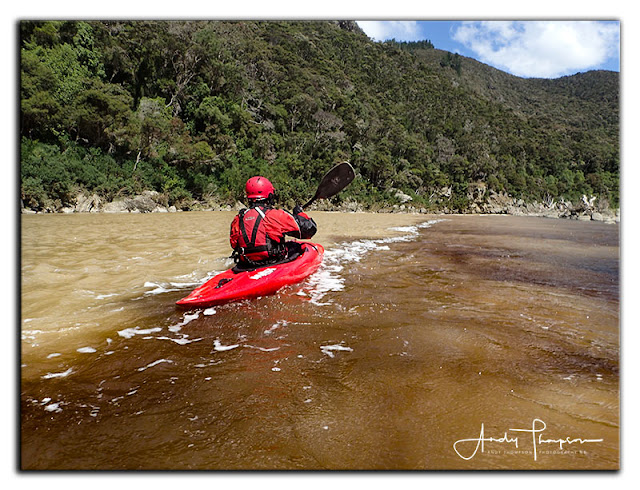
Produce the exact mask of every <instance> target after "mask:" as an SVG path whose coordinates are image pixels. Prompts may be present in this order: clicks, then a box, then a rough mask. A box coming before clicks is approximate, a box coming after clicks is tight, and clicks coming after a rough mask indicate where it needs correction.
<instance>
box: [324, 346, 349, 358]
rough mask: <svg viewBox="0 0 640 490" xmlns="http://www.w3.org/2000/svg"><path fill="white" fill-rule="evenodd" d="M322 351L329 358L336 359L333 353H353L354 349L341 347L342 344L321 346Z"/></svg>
mask: <svg viewBox="0 0 640 490" xmlns="http://www.w3.org/2000/svg"><path fill="white" fill-rule="evenodd" d="M320 350H321V351H322V352H323V353H324V354H326V355H328V356H329V357H335V354H334V353H333V351H348V352H353V349H352V348H351V347H346V346H344V345H340V344H334V345H321V346H320Z"/></svg>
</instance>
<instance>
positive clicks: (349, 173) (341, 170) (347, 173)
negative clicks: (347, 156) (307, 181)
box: [302, 162, 356, 208]
mask: <svg viewBox="0 0 640 490" xmlns="http://www.w3.org/2000/svg"><path fill="white" fill-rule="evenodd" d="M355 176H356V174H355V172H354V170H353V167H352V166H351V165H350V164H349V162H342V163H339V164H338V165H336V166H335V167H333V168H332V169H331V170H329V171H328V172H327V174H326V175H325V176H324V177H323V178H322V181H321V182H320V185H318V190H317V191H316V195H315V196H313V198H312V199H311V200H310V201H309V202H308V203H307V204H305V205H304V206H302V207H303V208H306V207H307V206H309V205H310V204H311V203H312V202H313V201H315V200H316V199H327V198H329V197H331V196H335V195H336V194H337V193H338V192H340V191H341V190H342V189H344V188H345V187H347V186H348V185H349V184H350V183H351V181H352V180H353V179H354V178H355Z"/></svg>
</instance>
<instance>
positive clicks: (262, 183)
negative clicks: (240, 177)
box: [244, 176, 276, 199]
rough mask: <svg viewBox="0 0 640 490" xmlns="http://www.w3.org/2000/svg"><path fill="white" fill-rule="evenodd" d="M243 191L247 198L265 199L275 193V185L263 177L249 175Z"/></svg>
mask: <svg viewBox="0 0 640 490" xmlns="http://www.w3.org/2000/svg"><path fill="white" fill-rule="evenodd" d="M244 189H245V192H246V193H247V198H248V199H267V198H268V197H269V196H271V195H274V194H275V193H276V189H275V187H273V184H271V182H269V180H268V179H265V178H264V177H260V176H258V177H251V178H250V179H249V180H247V185H246V186H245V188H244Z"/></svg>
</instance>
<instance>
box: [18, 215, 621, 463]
mask: <svg viewBox="0 0 640 490" xmlns="http://www.w3.org/2000/svg"><path fill="white" fill-rule="evenodd" d="M311 214H312V216H313V217H314V218H315V219H316V221H317V223H318V225H319V229H320V231H319V233H318V235H317V236H316V237H314V241H318V242H319V243H322V244H323V245H324V246H325V247H326V254H325V258H324V262H323V265H322V267H321V269H320V270H319V271H318V272H317V273H316V274H314V275H313V276H311V277H310V278H308V279H307V280H306V281H304V282H303V283H301V284H299V285H297V286H294V287H288V288H285V289H284V290H282V291H280V292H279V293H277V294H276V295H274V296H269V297H263V298H258V299H254V300H247V301H243V302H240V303H236V304H228V305H224V306H217V307H214V308H207V309H201V310H192V311H182V310H179V309H177V308H176V307H175V305H174V303H175V301H176V300H178V299H180V298H181V297H183V296H185V295H186V294H188V292H189V291H190V290H191V289H193V288H194V287H196V286H197V285H199V284H201V283H202V282H203V281H205V280H206V279H208V278H209V277H211V276H212V274H213V273H214V272H216V271H222V270H224V269H225V268H227V267H229V266H230V265H231V262H230V260H229V259H228V256H229V253H230V249H229V246H228V232H229V223H230V222H231V219H232V217H233V214H232V213H225V212H188V213H187V212H185V213H168V214H73V215H24V216H22V217H21V223H20V226H21V264H20V266H21V303H20V315H21V336H22V340H21V343H20V357H21V359H20V447H19V453H20V455H19V457H20V467H21V468H22V469H25V470H40V469H47V470H52V469H54V470H114V469H116V470H140V469H144V470H165V469H180V470H190V469H193V470H220V469H223V470H238V469H239V470H246V469H259V470H262V469H278V470H283V469H284V470H289V469H293V470H301V469H304V470H308V469H312V470H325V469H327V470H376V469H387V470H388V469H393V470H406V469H409V470H431V469H438V470H440V469H449V470H464V469H494V470H495V469H579V470H581V469H617V468H619V465H620V413H619V412H620V393H619V381H620V379H619V378H620V377H619V357H620V331H619V320H620V311H619V308H620V287H619V263H620V261H619V228H618V225H610V224H602V223H595V222H577V221H569V220H553V219H544V218H531V217H511V216H428V215H401V214H365V213H324V212H323V213H321V212H317V213H311Z"/></svg>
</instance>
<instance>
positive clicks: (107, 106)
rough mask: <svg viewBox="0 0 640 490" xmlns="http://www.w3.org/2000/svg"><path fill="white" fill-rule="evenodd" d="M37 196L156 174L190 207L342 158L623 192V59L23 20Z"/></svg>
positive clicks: (389, 192)
mask: <svg viewBox="0 0 640 490" xmlns="http://www.w3.org/2000/svg"><path fill="white" fill-rule="evenodd" d="M19 49H20V68H21V72H20V101H21V110H20V138H21V152H20V173H21V198H22V201H23V204H24V206H27V207H30V208H32V209H34V210H57V209H60V208H61V207H62V206H65V205H69V204H71V203H72V202H73V200H74V199H75V197H76V196H77V195H78V193H79V192H82V191H88V192H95V193H97V194H99V195H100V196H101V197H103V198H105V199H115V198H117V197H123V196H130V195H135V194H137V193H140V192H142V191H144V190H155V191H158V192H160V193H162V194H163V195H164V196H166V199H167V201H168V203H170V204H172V205H175V206H176V207H178V208H182V209H189V208H190V207H191V206H192V205H193V203H194V202H196V201H206V200H215V201H217V202H229V203H233V202H235V201H236V200H239V199H242V197H243V185H244V182H245V180H246V179H247V178H248V177H250V176H251V175H254V174H262V175H265V176H267V177H268V178H270V179H271V180H272V181H273V182H274V184H275V185H276V187H277V189H278V191H279V197H280V199H281V201H282V203H283V204H288V205H290V204H292V203H293V202H294V201H303V200H305V199H307V198H308V197H309V196H311V195H313V193H314V191H315V186H316V184H317V182H318V179H319V178H320V177H321V176H322V174H323V173H324V172H325V171H326V170H328V169H329V168H330V167H331V166H333V165H334V164H335V163H336V162H339V161H343V160H348V161H350V162H351V163H352V165H353V166H354V168H355V169H356V172H357V178H356V180H355V181H354V183H353V184H352V185H351V186H350V187H349V188H348V189H347V190H346V191H345V192H344V193H342V194H341V195H340V196H339V199H353V200H356V201H358V202H359V203H361V204H362V205H363V206H365V207H372V208H375V207H377V206H380V205H383V204H386V205H389V204H393V203H395V202H397V201H396V200H395V199H396V197H394V192H395V190H401V191H403V192H404V193H406V194H408V195H409V196H411V197H412V198H413V200H414V203H416V204H417V205H420V206H423V207H426V208H427V209H430V210H436V209H438V207H439V206H441V205H442V203H441V202H439V201H438V197H437V196H439V195H440V194H439V191H440V190H441V189H445V188H447V189H449V190H450V193H449V194H448V200H447V206H449V208H452V209H457V210H460V211H464V210H465V209H466V208H467V207H468V205H469V199H468V195H469V190H470V188H471V187H472V186H474V185H478V183H484V185H485V186H486V187H487V188H489V189H491V190H494V191H496V192H505V193H508V194H510V195H512V196H514V197H518V198H522V199H524V200H525V201H533V200H538V201H541V200H544V199H545V198H550V197H553V198H556V199H558V198H561V197H562V198H564V199H567V200H572V201H576V200H578V199H579V198H580V197H581V196H582V195H583V194H586V195H595V196H598V197H599V199H600V200H601V201H602V202H608V203H609V204H610V205H611V206H613V207H617V206H618V202H619V160H620V157H619V155H620V153H619V74H618V73H615V72H588V73H583V74H578V75H574V76H571V77H564V78H561V79H556V80H539V79H538V80H536V79H521V78H518V77H513V76H511V75H508V74H506V73H503V72H500V71H499V70H495V69H493V68H490V67H488V66H486V65H483V64H481V63H478V62H476V61H474V60H471V59H469V58H464V57H461V56H459V55H452V54H451V53H446V52H444V51H439V50H436V49H434V47H433V45H432V44H431V43H430V42H429V41H427V40H425V41H422V42H419V43H399V42H395V41H389V42H385V43H375V42H373V41H371V40H370V39H369V38H368V37H367V36H366V35H365V34H364V33H363V32H362V31H361V30H360V29H359V28H358V27H357V25H356V24H355V23H353V22H348V21H336V22H330V21H287V22H274V21H264V22H256V21H251V22H241V21H234V22H222V21H156V22H146V21H107V22H98V21H86V22H85V21H23V22H21V23H20V46H19Z"/></svg>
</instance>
